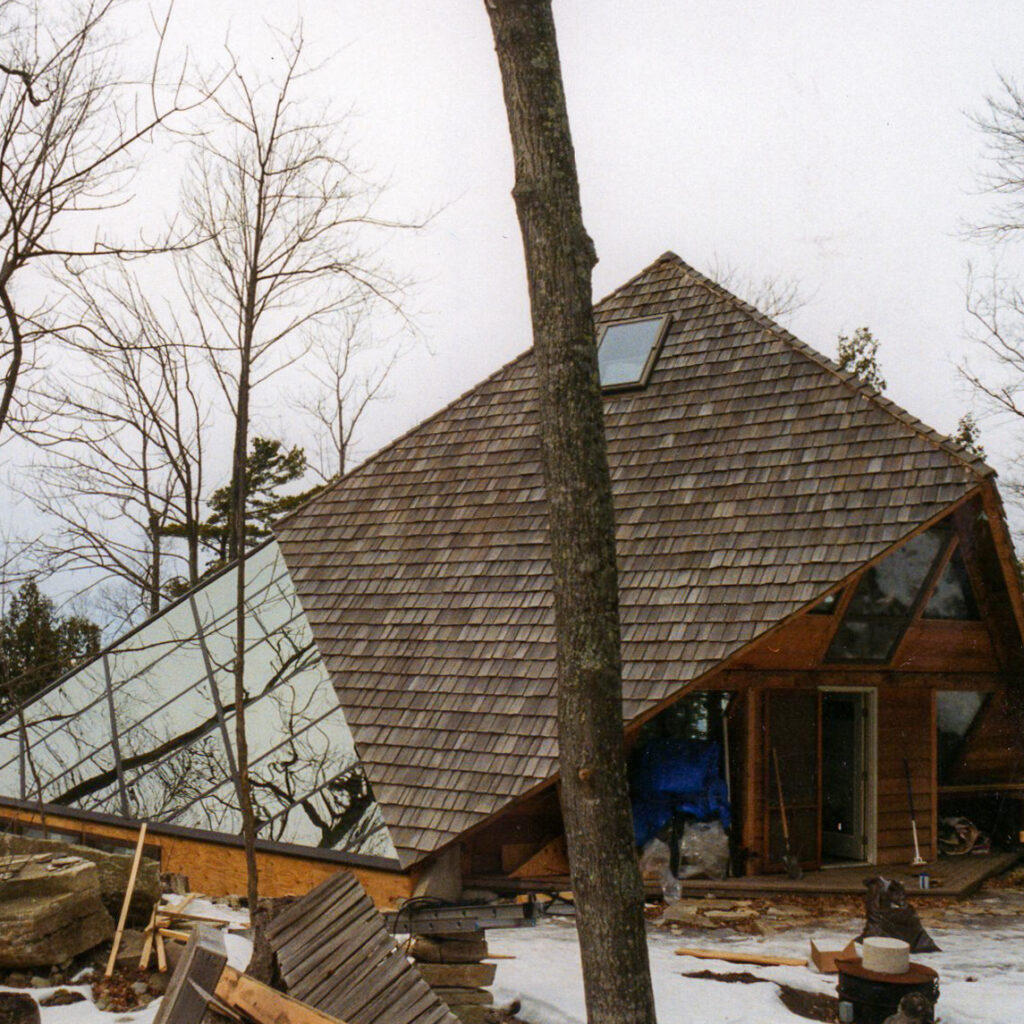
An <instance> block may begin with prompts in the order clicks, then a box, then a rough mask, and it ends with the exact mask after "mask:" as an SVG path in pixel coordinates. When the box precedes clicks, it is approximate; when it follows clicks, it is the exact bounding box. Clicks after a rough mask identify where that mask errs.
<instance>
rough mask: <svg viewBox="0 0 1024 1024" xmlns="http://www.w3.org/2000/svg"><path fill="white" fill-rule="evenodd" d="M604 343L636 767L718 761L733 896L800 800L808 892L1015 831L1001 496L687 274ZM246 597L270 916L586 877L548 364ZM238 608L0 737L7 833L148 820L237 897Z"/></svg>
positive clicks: (306, 541)
mask: <svg viewBox="0 0 1024 1024" xmlns="http://www.w3.org/2000/svg"><path fill="white" fill-rule="evenodd" d="M595 315H596V319H597V325H598V328H599V336H600V344H601V348H600V352H599V356H600V362H601V371H602V380H603V382H604V383H605V385H606V389H605V390H606V398H605V413H606V428H607V437H608V452H609V463H610V467H611V473H612V483H613V490H614V500H615V509H616V526H617V550H618V558H619V580H620V606H621V618H622V656H623V717H624V721H625V723H626V736H627V744H628V745H629V747H630V751H631V756H632V758H633V760H634V761H635V762H638V763H639V762H642V761H643V758H644V756H645V751H650V750H652V749H654V746H653V745H654V744H656V743H657V741H658V740H659V739H664V738H666V737H668V738H677V739H681V740H683V741H686V742H690V741H693V742H696V743H704V744H711V743H713V744H714V745H715V746H714V749H715V750H717V751H718V753H717V755H716V756H717V761H716V766H717V767H716V770H717V771H719V772H720V774H721V776H722V778H721V780H720V781H721V782H722V784H723V787H724V793H725V796H724V798H723V799H724V801H725V803H726V806H727V807H728V812H729V817H731V835H732V851H731V855H732V862H733V869H734V871H738V872H746V873H751V874H756V873H761V872H772V871H778V870H780V869H781V858H782V843H781V814H780V802H779V793H780V790H781V792H782V794H783V796H784V798H785V804H786V810H787V819H788V824H789V826H790V830H791V832H792V835H793V842H794V846H795V848H796V849H797V850H798V852H799V855H800V859H801V860H802V861H803V863H804V864H805V866H806V867H816V866H819V865H823V864H828V863H859V862H868V863H871V864H879V865H885V864H897V863H907V862H909V860H910V859H911V857H912V856H913V855H914V846H913V841H914V840H913V834H912V829H911V820H910V810H909V801H908V788H909V796H910V797H911V798H912V800H913V802H914V809H915V812H916V824H917V832H918V840H919V843H920V845H921V848H922V853H923V854H924V855H925V856H928V857H930V856H933V855H935V854H936V853H937V840H938V834H937V823H938V819H939V816H940V814H944V813H946V812H957V813H959V812H961V811H963V810H964V809H967V810H970V811H971V813H972V814H974V815H975V816H976V817H979V819H985V821H984V822H983V823H984V824H985V825H986V827H989V828H991V827H992V826H993V824H994V825H997V826H999V827H1000V828H1002V829H1003V830H1009V831H1012V826H1013V823H1014V822H1015V821H1016V820H1017V817H1019V811H1018V807H1019V805H1018V804H1017V802H1016V798H1017V796H1018V795H1019V794H1020V793H1021V792H1024V785H1022V778H1021V769H1022V760H1024V746H1022V743H1021V733H1020V730H1019V728H1018V722H1019V717H1018V716H1019V713H1018V707H1019V706H1020V692H1021V682H1022V679H1021V671H1022V654H1024V649H1022V640H1021V638H1022V635H1024V599H1022V592H1021V586H1020V580H1019V577H1018V573H1017V568H1016V562H1015V559H1014V556H1013V549H1012V545H1011V542H1010V538H1009V535H1008V532H1007V527H1006V522H1005V519H1004V516H1003V512H1002V507H1001V504H1000V499H999V495H998V492H997V490H996V486H995V480H994V473H993V472H992V470H991V469H989V468H988V467H987V466H986V465H985V464H984V463H983V462H982V461H981V460H979V459H977V458H975V457H973V456H972V455H971V454H970V453H968V452H966V451H964V450H962V449H961V448H959V447H957V446H955V445H954V444H952V443H950V442H949V441H948V440H947V439H946V438H944V437H942V436H940V435H939V434H937V433H935V432H934V431H933V430H931V429H930V428H928V427H927V426H925V425H924V424H923V423H921V422H919V421H918V420H916V419H914V418H913V417H911V416H909V415H908V414H907V413H905V412H904V411H902V410H901V409H899V408H898V407H896V406H895V405H894V404H893V403H891V402H889V401H888V400H887V399H885V398H883V397H882V396H880V395H878V394H877V393H875V392H873V391H871V390H870V389H868V388H866V387H864V386H863V385H862V384H861V383H860V382H859V381H857V380H856V379H855V378H853V377H851V376H850V375H848V374H844V373H842V372H841V371H839V370H838V369H837V368H836V367H835V366H834V364H832V363H831V362H830V361H829V360H828V359H826V358H825V357H823V356H821V355H820V354H818V353H817V352H815V351H814V350H812V349H810V348H808V347H807V346H806V345H804V344H802V343H801V342H799V341H798V340H797V339H796V338H794V337H793V336H792V335H790V334H788V333H787V332H786V331H784V330H782V329H781V328H780V327H779V326H778V325H776V324H775V323H773V322H772V321H771V320H769V319H768V318H766V317H764V316H762V315H761V314H759V313H758V312H757V311H756V310H754V309H753V308H751V307H750V306H748V305H746V304H744V303H742V302H740V301H739V300H738V299H736V298H735V297H734V296H732V295H731V294H729V293H728V292H727V291H725V290H724V289H723V288H721V287H719V286H718V285H716V284H715V283H713V282H712V281H710V280H708V279H707V278H705V277H703V276H702V275H700V274H699V273H697V272H696V271H695V270H693V269H692V268H690V267H689V266H687V265H686V264H685V263H684V262H683V261H682V260H680V259H679V258H678V257H677V256H675V255H673V254H671V253H666V254H665V255H664V256H662V257H660V258H659V259H658V260H656V261H655V262H654V263H653V264H652V265H651V266H650V267H648V268H647V269H645V270H644V271H642V272H641V273H640V274H638V275H637V276H636V277H634V278H633V279H632V280H631V281H629V282H627V283H626V284H625V285H623V286H622V287H621V288H620V289H618V290H617V291H615V292H614V293H613V294H612V295H610V296H609V297H608V298H606V299H605V300H604V301H602V302H601V303H599V304H598V306H597V307H596V310H595ZM247 563H248V564H251V566H252V570H251V571H250V572H248V573H247V576H248V578H249V579H250V584H249V586H250V594H251V596H250V609H249V620H250V624H249V628H248V632H249V635H250V636H252V637H253V652H252V653H251V654H250V658H249V662H250V671H251V673H252V676H251V679H252V691H253V697H252V701H253V703H252V709H253V710H252V713H251V715H252V717H251V720H252V721H253V722H254V725H253V731H254V737H255V739H254V740H251V741H250V742H251V744H252V745H253V747H254V751H255V755H254V763H255V764H256V767H257V771H256V776H257V778H256V782H255V786H256V795H257V800H258V803H259V806H260V808H261V812H260V820H261V833H260V856H261V858H262V860H261V864H262V867H263V870H264V878H265V882H266V891H267V892H268V894H270V895H275V894H282V893H285V892H300V891H303V890H305V889H309V888H311V887H312V886H313V885H315V884H317V883H318V882H319V881H321V880H322V879H323V878H324V877H326V875H327V874H329V873H330V872H332V871H335V870H337V866H338V865H339V864H344V865H347V866H349V867H351V868H352V870H353V871H354V872H355V873H356V874H357V875H359V876H360V878H361V880H362V881H363V883H364V885H366V887H367V889H368V890H369V891H370V892H371V894H372V895H373V896H374V898H375V899H376V900H377V901H378V902H381V903H386V902H390V901H393V900H394V899H396V898H399V897H401V896H405V895H410V894H412V893H413V891H414V890H415V889H416V887H417V886H420V887H423V886H429V885H431V884H439V883H440V882H443V883H444V884H446V885H448V886H453V885H454V886H458V885H459V884H461V883H462V882H463V881H465V880H474V879H475V880H484V881H487V882H489V883H494V882H495V881H496V880H497V881H501V880H502V879H504V880H506V881H507V880H509V879H510V878H512V877H513V876H514V877H515V878H516V879H518V884H521V885H522V886H523V887H529V886H530V883H531V878H533V877H540V876H544V877H547V876H550V875H553V874H554V875H557V874H560V873H562V872H564V868H565V865H564V855H562V854H560V852H559V837H560V835H561V833H562V824H561V814H560V810H559V806H558V792H557V790H558V763H557V735H556V731H557V730H556V721H555V714H556V711H555V708H556V695H555V641H554V625H553V613H552V606H551V596H550V589H551V587H550V575H549V574H550V566H549V557H548V549H547V530H546V505H545V496H544V485H543V480H542V473H541V466H540V446H539V437H538V427H537V411H536V402H535V379H534V363H533V355H532V353H531V352H529V351H528V352H526V353H525V354H523V355H522V356H520V357H519V358H518V359H516V360H514V361H513V362H511V363H509V364H508V365H507V366H505V367H503V368H502V369H501V370H499V371H498V372H497V373H495V374H494V375H492V376H491V377H489V378H488V379H487V380H485V381H484V382H482V383H481V384H480V385H478V386H477V387H475V388H473V389H472V390H471V391H469V392H467V393H466V394H465V395H463V396H462V397H461V398H459V399H457V400H456V401H454V402H453V403H451V404H450V405H449V406H447V407H446V408H445V409H442V410H441V411H440V412H438V413H437V414H435V415H434V416H432V417H431V418H430V419H428V420H426V421H425V422H423V423H421V424H420V425H419V426H417V427H416V428H415V429H413V430H411V431H409V432H408V433H407V434H405V435H404V436H402V437H400V438H398V439H397V440H396V441H394V442H392V443H391V444H390V445H388V446H387V447H386V448H384V449H383V450H381V451H380V452H378V453H377V454H376V455H374V456H373V457H372V458H370V459H369V460H367V462H365V463H364V464H362V465H361V466H359V467H358V468H356V469H355V470H353V471H352V472H350V473H349V474H348V475H346V476H345V477H344V478H343V479H341V480H339V481H337V482H336V483H335V484H333V485H332V486H331V487H329V488H327V489H326V490H325V491H323V492H321V493H320V494H319V495H317V496H316V497H315V498H313V499H312V500H311V501H310V502H308V503H307V504H306V505H304V506H302V507H301V508H299V509H298V510H296V511H295V512H293V513H292V514H291V515H289V516H288V517H287V518H286V519H285V520H283V521H282V522H281V523H279V524H278V525H277V527H276V541H275V542H271V543H270V544H268V545H267V546H266V547H264V548H261V549H259V550H258V551H256V552H253V553H251V554H250V555H249V556H247ZM232 587H233V576H232V570H230V569H229V570H227V571H226V573H225V574H224V575H223V576H222V577H218V578H216V579H215V580H213V581H211V582H210V583H208V584H204V586H203V587H202V588H200V589H199V590H197V591H195V592H193V594H191V595H187V596H186V597H184V598H182V599H181V600H180V601H179V602H177V603H176V604H174V605H172V606H170V607H169V608H168V609H165V610H164V611H163V612H161V614H160V615H159V616H157V617H156V618H154V619H153V620H150V621H149V622H148V623H146V624H144V625H143V626H142V627H140V628H139V629H138V630H136V631H133V633H132V634H129V635H128V636H127V637H125V638H122V639H121V640H120V641H118V642H117V644H115V645H113V646H112V648H111V649H109V650H108V651H106V652H104V653H103V654H102V655H101V656H100V657H99V658H97V659H96V660H95V661H94V662H92V663H90V664H89V665H87V666H83V667H82V668H80V669H78V670H76V671H75V672H74V673H71V674H70V675H69V676H67V677H65V679H63V680H61V681H58V683H57V684H55V685H54V687H53V688H52V689H51V690H50V691H48V692H47V693H45V694H43V695H41V696H40V697H39V698H37V700H36V701H34V702H33V703H32V704H29V705H28V706H27V707H26V709H25V718H26V725H25V727H22V726H21V725H20V724H19V722H18V721H17V720H16V719H15V718H11V719H8V721H7V722H6V723H3V722H0V793H2V794H4V795H3V797H2V798H0V816H7V817H8V819H9V820H11V821H18V822H20V823H21V825H22V826H25V825H26V824H30V823H31V824H33V827H34V826H35V825H38V819H39V814H38V808H37V807H36V802H37V801H40V800H41V801H42V802H43V803H44V805H46V810H47V813H48V825H49V827H50V828H54V827H56V828H65V829H67V830H69V831H72V832H75V833H76V834H87V833H88V834H93V835H96V834H102V835H104V836H106V837H107V838H108V839H109V840H115V839H116V840H117V841H120V842H129V841H130V840H131V838H132V837H133V832H132V823H133V822H134V821H136V820H138V819H140V818H146V819H147V820H149V821H150V822H151V825H150V836H151V837H152V841H153V842H154V843H155V844H156V845H158V846H160V852H161V856H162V858H163V860H164V865H165V870H184V871H186V873H187V872H188V870H189V867H190V866H191V870H192V872H193V873H195V872H196V871H200V870H201V871H202V878H201V879H196V881H194V882H193V884H198V885H200V886H201V887H204V888H206V890H207V891H211V892H218V891H236V892H237V891H242V890H243V889H244V874H243V872H244V861H243V859H242V857H241V852H240V850H239V846H238V838H237V832H238V821H237V802H236V800H235V793H234V780H233V775H232V773H233V761H232V742H233V741H232V737H231V715H232V709H231V707H230V703H231V701H230V688H229V681H228V680H229V671H228V669H229V662H230V657H231V645H230V637H231V629H230V622H229V621H228V619H227V618H225V616H226V615H227V614H228V610H229V609H230V596H229V594H230V590H231V588H232ZM217 588H220V589H219V590H218V589H217ZM220 591H223V594H220ZM218 594H220V596H218ZM225 595H227V596H225ZM314 641H315V643H314ZM332 687H333V694H332V692H331V690H332ZM335 695H336V696H335ZM69 737H70V739H69ZM69 744H70V745H69ZM706 749H710V748H706ZM776 761H777V762H778V769H776V768H775V763H776ZM637 778H639V776H637ZM367 783H368V786H367ZM371 791H372V795H371ZM637 795H638V797H643V796H644V794H643V793H639V794H637ZM986 816H987V817H986ZM1015 816H1017V817H1015ZM182 865H184V867H183V866H182ZM307 883H308V884H307Z"/></svg>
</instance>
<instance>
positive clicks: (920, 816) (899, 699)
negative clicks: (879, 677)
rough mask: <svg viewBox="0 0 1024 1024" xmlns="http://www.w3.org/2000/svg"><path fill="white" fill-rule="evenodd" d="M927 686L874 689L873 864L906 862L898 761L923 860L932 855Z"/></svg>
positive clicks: (906, 816) (906, 826)
mask: <svg viewBox="0 0 1024 1024" xmlns="http://www.w3.org/2000/svg"><path fill="white" fill-rule="evenodd" d="M933 700H934V695H933V694H932V691H931V690H926V689H919V690H902V689H900V690H880V691H879V693H878V858H877V862H878V863H879V864H907V863H909V862H910V860H911V858H912V857H913V853H914V841H913V835H912V833H911V829H910V808H909V805H908V802H907V780H906V774H905V772H904V768H903V762H904V759H906V761H907V764H908V765H909V767H910V782H911V785H912V786H913V792H914V809H915V811H916V812H917V836H918V840H919V842H920V846H921V854H922V856H924V857H925V858H926V859H930V858H933V857H935V856H937V855H938V848H937V846H936V835H935V827H934V826H935V819H934V812H933V806H934V796H935V773H936V764H935V747H934V735H935V733H934V718H933V711H932V701H933Z"/></svg>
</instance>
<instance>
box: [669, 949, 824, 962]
mask: <svg viewBox="0 0 1024 1024" xmlns="http://www.w3.org/2000/svg"><path fill="white" fill-rule="evenodd" d="M676 956H694V957H697V959H698V960H724V961H725V962H726V963H730V964H759V965H760V966H762V967H806V966H807V960H806V959H801V958H799V957H795V956H766V955H763V954H761V953H726V952H725V951H724V950H721V949H688V948H686V947H685V946H684V947H683V948H681V949H677V950H676Z"/></svg>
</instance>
